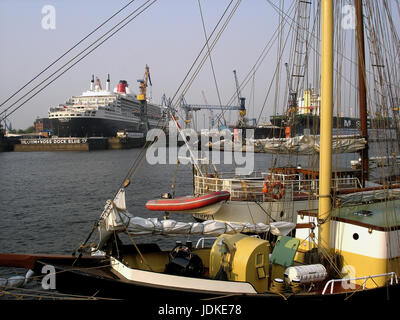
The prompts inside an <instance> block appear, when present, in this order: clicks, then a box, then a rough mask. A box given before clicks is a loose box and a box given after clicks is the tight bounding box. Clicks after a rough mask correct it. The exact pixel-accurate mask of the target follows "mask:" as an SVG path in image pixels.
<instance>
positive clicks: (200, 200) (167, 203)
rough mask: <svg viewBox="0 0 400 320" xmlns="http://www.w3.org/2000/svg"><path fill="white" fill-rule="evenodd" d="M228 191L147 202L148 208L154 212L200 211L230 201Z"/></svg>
mask: <svg viewBox="0 0 400 320" xmlns="http://www.w3.org/2000/svg"><path fill="white" fill-rule="evenodd" d="M229 197H230V193H229V192H228V191H217V192H213V193H209V194H205V195H202V196H198V197H194V196H186V197H179V198H174V199H155V200H150V201H147V203H146V208H147V209H149V210H152V211H184V210H191V209H198V208H202V207H205V206H208V205H210V204H213V203H216V202H220V201H224V200H228V199H229Z"/></svg>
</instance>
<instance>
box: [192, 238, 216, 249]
mask: <svg viewBox="0 0 400 320" xmlns="http://www.w3.org/2000/svg"><path fill="white" fill-rule="evenodd" d="M215 239H217V238H216V237H203V238H200V239H199V240H197V243H196V249H198V248H199V246H200V243H201V249H203V248H204V241H205V240H215Z"/></svg>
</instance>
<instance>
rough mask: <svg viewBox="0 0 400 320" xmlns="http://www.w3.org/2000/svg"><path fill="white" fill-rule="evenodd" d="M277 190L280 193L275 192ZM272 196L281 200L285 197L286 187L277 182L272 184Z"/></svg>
mask: <svg viewBox="0 0 400 320" xmlns="http://www.w3.org/2000/svg"><path fill="white" fill-rule="evenodd" d="M275 190H278V192H275ZM271 195H272V198H274V199H276V200H279V199H281V198H282V197H283V196H284V195H285V187H284V186H283V184H282V183H280V182H279V181H276V182H274V183H272V185H271Z"/></svg>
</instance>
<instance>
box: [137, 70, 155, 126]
mask: <svg viewBox="0 0 400 320" xmlns="http://www.w3.org/2000/svg"><path fill="white" fill-rule="evenodd" d="M137 82H139V89H140V94H138V95H137V96H136V98H137V99H138V100H139V102H140V120H141V126H143V131H144V132H146V133H147V131H148V130H149V128H150V125H149V122H148V119H147V96H146V90H147V83H149V84H150V85H152V84H151V79H150V68H149V66H148V65H147V64H146V68H145V73H144V77H143V79H139V80H138V81H137Z"/></svg>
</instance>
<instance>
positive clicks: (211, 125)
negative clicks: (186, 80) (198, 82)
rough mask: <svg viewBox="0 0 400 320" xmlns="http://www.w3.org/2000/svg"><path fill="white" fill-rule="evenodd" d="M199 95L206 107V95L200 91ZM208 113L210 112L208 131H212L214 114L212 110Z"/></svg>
mask: <svg viewBox="0 0 400 320" xmlns="http://www.w3.org/2000/svg"><path fill="white" fill-rule="evenodd" d="M201 94H202V95H203V99H204V103H205V104H206V106H208V102H207V98H206V95H205V93H204V91H203V90H201ZM208 111H209V112H210V116H209V126H210V129H212V128H214V125H215V121H214V112H213V109H209V110H208Z"/></svg>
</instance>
